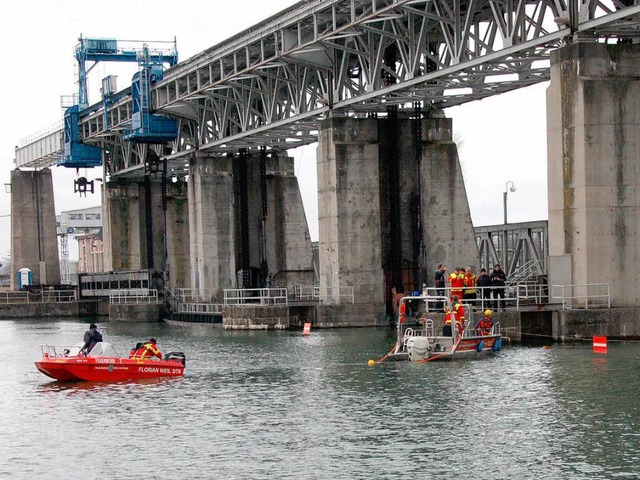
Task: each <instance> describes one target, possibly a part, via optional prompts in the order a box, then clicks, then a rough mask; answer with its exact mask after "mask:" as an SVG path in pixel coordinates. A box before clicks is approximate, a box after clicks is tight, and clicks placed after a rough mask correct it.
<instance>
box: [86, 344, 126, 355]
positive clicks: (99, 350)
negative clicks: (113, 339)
mask: <svg viewBox="0 0 640 480" xmlns="http://www.w3.org/2000/svg"><path fill="white" fill-rule="evenodd" d="M87 356H88V357H118V356H119V355H118V352H116V349H115V348H113V345H111V344H110V343H107V342H98V343H96V344H95V345H94V347H93V348H92V349H91V351H90V352H89V355H87Z"/></svg>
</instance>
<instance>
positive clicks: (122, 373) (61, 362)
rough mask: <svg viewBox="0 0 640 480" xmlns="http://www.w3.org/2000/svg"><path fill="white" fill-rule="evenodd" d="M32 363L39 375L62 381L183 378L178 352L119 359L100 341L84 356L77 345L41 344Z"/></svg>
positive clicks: (113, 350)
mask: <svg viewBox="0 0 640 480" xmlns="http://www.w3.org/2000/svg"><path fill="white" fill-rule="evenodd" d="M35 364H36V367H37V368H38V370H40V371H41V372H42V373H44V374H45V375H47V376H48V377H51V378H54V379H56V380H59V381H62V382H73V381H83V380H84V381H89V382H106V381H114V380H135V379H143V378H158V377H180V376H183V375H184V368H185V364H186V361H185V355H184V353H182V352H171V353H167V354H165V355H164V357H163V359H162V360H158V359H156V358H153V359H152V358H128V357H120V356H119V355H118V354H117V352H116V351H115V349H114V348H113V347H112V346H111V345H110V344H109V343H106V342H100V343H97V344H96V345H95V347H93V349H92V350H91V352H89V354H88V355H86V356H85V355H84V354H83V353H81V352H80V346H78V345H76V346H75V347H54V346H50V345H44V346H42V358H40V359H39V360H38V361H37V362H35Z"/></svg>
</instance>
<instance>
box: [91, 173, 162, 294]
mask: <svg viewBox="0 0 640 480" xmlns="http://www.w3.org/2000/svg"><path fill="white" fill-rule="evenodd" d="M104 196H105V197H106V201H105V202H103V214H104V218H105V219H106V221H105V225H108V226H107V227H106V228H105V230H104V234H105V249H106V250H107V251H108V252H109V253H108V254H107V255H106V256H105V261H106V262H108V263H107V264H106V268H108V269H109V270H113V271H118V270H147V269H149V270H155V271H158V272H162V271H163V270H164V259H165V243H164V242H165V217H164V210H163V205H162V184H161V182H160V181H156V180H155V179H149V180H146V181H142V182H140V181H127V180H119V181H118V182H109V183H108V184H107V186H106V189H105V194H104ZM155 286H156V287H157V286H158V285H155Z"/></svg>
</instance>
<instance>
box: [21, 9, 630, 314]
mask: <svg viewBox="0 0 640 480" xmlns="http://www.w3.org/2000/svg"><path fill="white" fill-rule="evenodd" d="M639 14H640V6H635V5H632V4H631V2H624V1H591V0H588V1H577V0H571V1H569V2H565V1H555V2H550V1H524V0H521V1H518V0H513V1H512V0H508V1H492V0H486V1H485V0H479V1H473V0H472V1H460V0H428V1H426V0H394V1H391V0H368V1H365V0H315V1H304V2H300V3H298V4H295V5H293V6H292V7H290V8H288V9H286V10H284V11H282V12H280V13H279V14H277V15H274V16H272V17H270V18H269V19H267V20H265V21H263V22H261V23H260V24H258V25H256V26H255V27H253V28H251V29H248V30H246V31H244V32H241V33H239V34H238V35H236V36H234V37H232V38H230V39H228V40H227V41H225V42H222V43H220V44H218V45H215V46H213V47H211V48H209V49H207V50H205V51H203V52H202V53H200V54H198V55H195V56H194V57H192V58H190V59H189V60H187V61H185V62H181V63H175V61H174V59H175V60H177V52H176V54H175V57H174V56H173V53H171V54H167V56H164V57H163V56H162V55H157V53H156V51H155V50H153V49H152V48H150V47H149V46H147V45H145V46H143V47H142V48H141V50H140V51H137V52H135V55H134V54H133V53H132V51H130V50H126V49H125V48H121V47H120V45H119V44H118V42H117V41H116V40H99V39H80V40H81V42H80V44H79V46H78V48H77V49H76V57H77V58H78V62H79V64H80V65H81V66H82V65H84V63H83V62H87V61H94V62H98V61H101V60H106V59H113V58H114V57H118V58H135V59H136V60H137V61H138V63H139V67H140V70H139V72H138V73H137V74H136V76H134V78H133V80H132V87H131V88H130V89H125V90H121V91H118V90H117V89H114V88H112V87H113V85H112V84H111V82H110V81H109V80H108V79H105V80H106V82H103V99H102V101H101V102H98V103H94V104H92V105H89V104H88V100H87V97H86V95H84V97H83V92H82V85H81V92H80V95H79V97H80V98H81V99H83V98H84V101H85V102H87V103H83V102H82V101H81V102H80V103H79V104H78V105H75V106H72V107H70V108H69V110H68V111H67V114H66V115H65V128H64V129H62V130H55V131H53V132H51V133H49V134H46V135H43V136H41V137H37V138H35V139H32V140H29V141H28V142H26V143H25V144H23V145H21V146H20V147H19V148H18V149H17V150H16V159H15V161H16V166H17V169H16V170H15V171H14V172H13V174H12V257H13V259H14V262H13V264H14V266H15V267H16V268H20V267H24V266H26V267H29V268H31V269H32V270H33V272H34V282H36V283H38V282H39V283H49V284H52V283H56V282H59V273H58V274H57V273H56V272H59V266H58V257H57V250H56V249H55V248H54V245H55V226H53V223H54V221H55V217H54V213H53V201H52V198H53V191H52V185H51V175H50V171H49V169H48V167H50V166H52V165H55V164H61V165H63V166H67V167H83V168H84V167H90V166H93V165H95V166H97V165H100V166H101V168H102V169H103V179H104V187H103V189H102V196H103V210H104V215H103V218H104V221H105V228H104V250H105V261H106V263H107V264H108V265H109V266H110V269H111V270H138V269H154V270H158V271H162V272H164V275H165V284H166V285H167V286H169V287H171V288H178V287H186V288H192V289H195V290H199V289H206V290H209V291H213V292H217V293H214V294H215V295H218V296H221V295H222V291H223V289H225V288H252V287H261V286H265V285H270V286H277V285H291V284H296V283H298V284H309V282H310V281H311V280H312V278H313V275H314V272H313V267H312V265H313V262H312V258H311V243H310V238H309V232H308V227H307V223H306V218H305V215H304V210H303V207H302V201H301V197H300V191H299V187H298V183H297V179H296V177H295V175H294V171H293V164H292V159H291V158H290V157H289V156H288V154H287V150H289V149H291V148H294V147H297V146H301V145H308V144H312V143H315V142H317V143H318V147H317V171H318V203H319V235H320V238H319V249H318V256H319V261H318V271H317V272H315V274H316V275H317V278H319V282H320V287H321V290H322V291H323V292H327V293H326V296H327V298H325V299H323V300H324V302H325V304H332V303H333V304H334V305H339V304H340V294H339V291H340V288H342V287H348V288H353V290H354V297H355V299H357V300H356V301H357V302H359V303H360V304H361V307H360V308H359V309H358V313H357V314H354V321H358V319H357V318H355V317H357V316H358V315H359V316H360V317H361V318H362V321H363V322H364V323H366V318H370V317H371V316H372V315H375V314H376V313H377V312H379V311H381V310H383V305H384V303H385V302H386V301H388V300H389V298H390V292H391V289H392V288H393V287H395V288H397V289H398V290H404V291H412V290H415V289H419V288H420V286H421V284H422V283H423V282H424V283H428V284H431V282H432V275H433V271H434V270H435V267H436V266H437V264H438V263H447V264H448V265H454V264H462V265H467V264H469V265H474V266H476V267H479V265H480V260H479V255H478V248H477V245H476V244H475V242H474V235H473V226H472V223H471V218H470V215H469V206H468V202H467V197H466V193H465V190H464V182H463V179H462V174H461V169H460V165H459V161H458V156H457V149H456V145H455V143H454V142H453V141H452V125H451V121H450V120H449V119H447V118H446V115H445V111H446V108H447V107H450V106H454V105H460V104H462V103H465V102H470V101H473V100H478V99H482V98H485V97H488V96H491V95H497V94H500V93H502V92H506V91H509V90H513V89H516V88H521V87H525V86H528V85H532V84H535V83H539V82H543V81H549V80H550V81H551V84H550V87H549V89H548V94H547V104H548V120H547V128H548V174H549V175H548V176H549V194H548V195H549V252H548V253H549V258H548V261H549V274H550V277H551V279H550V280H551V281H552V282H554V283H564V284H572V283H573V284H575V283H581V284H588V283H602V282H603V281H607V282H609V283H610V284H611V285H612V303H613V304H614V305H620V306H623V305H626V306H629V305H637V304H638V303H639V300H640V294H639V292H638V289H637V287H636V285H638V281H637V280H638V278H637V276H638V273H637V272H638V271H640V269H639V268H638V267H639V266H640V265H638V263H639V260H640V246H639V245H640V242H638V219H639V218H640V215H638V213H639V211H638V210H639V204H640V195H638V192H637V188H638V187H637V185H639V184H640V182H639V181H638V180H639V178H638V175H640V172H639V169H638V168H637V165H638V153H639V151H638V148H639V147H638V145H639V142H640V139H638V138H637V136H638V133H637V125H638V123H639V118H638V116H639V113H640V105H638V101H639V100H638V99H639V98H640V95H638V93H639V92H637V90H638V87H639V86H640V83H639V81H638V78H640V72H639V71H638V70H639V69H640V67H638V65H640V62H638V56H640V47H638V46H637V44H636V41H637V40H638V26H639V24H638V15H639ZM154 55H155V56H154ZM167 59H170V60H171V61H169V62H167V61H165V60H167ZM164 67H169V68H168V69H165V68H164ZM81 83H82V82H81ZM497 135H498V133H497ZM89 183H90V182H88V181H86V180H84V181H81V182H80V183H78V184H77V185H76V187H77V188H78V190H80V192H86V190H87V189H88V188H89V186H90V185H89ZM91 187H92V185H91ZM50 223H51V225H52V226H51V228H50V227H49V224H50ZM27 239H33V240H29V241H28V240H27ZM52 239H53V240H52ZM14 273H15V272H14ZM12 278H15V274H14V275H12ZM331 292H335V293H331Z"/></svg>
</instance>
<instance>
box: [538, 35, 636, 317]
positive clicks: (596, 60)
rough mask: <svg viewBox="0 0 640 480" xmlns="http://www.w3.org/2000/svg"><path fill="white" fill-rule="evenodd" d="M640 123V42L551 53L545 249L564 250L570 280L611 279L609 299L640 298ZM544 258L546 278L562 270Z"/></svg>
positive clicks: (630, 301) (621, 302) (624, 302)
mask: <svg viewBox="0 0 640 480" xmlns="http://www.w3.org/2000/svg"><path fill="white" fill-rule="evenodd" d="M639 124H640V45H605V44H596V43H578V44H574V45H568V46H566V47H563V48H561V49H558V50H557V51H555V52H553V53H552V66H551V85H550V86H549V89H548V90H547V142H548V183H549V255H550V256H551V257H554V256H562V255H569V256H570V258H571V262H570V263H571V275H570V278H571V283H573V284H587V283H588V284H593V283H610V284H611V286H612V288H611V295H612V305H614V306H632V305H638V304H639V303H640V289H639V288H638V285H639V284H640V267H639V265H640V263H639V262H640V231H639V227H640V169H638V165H639V160H640V147H639V144H640V130H638V125H639ZM561 263H562V262H558V264H561ZM550 265H551V267H552V268H551V271H550V281H551V283H558V282H557V280H556V279H557V278H560V277H561V276H562V275H564V276H565V277H566V272H560V271H558V270H557V269H554V268H553V266H554V262H550Z"/></svg>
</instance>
